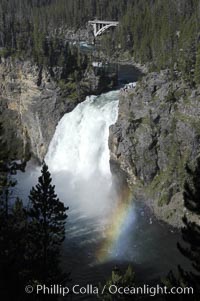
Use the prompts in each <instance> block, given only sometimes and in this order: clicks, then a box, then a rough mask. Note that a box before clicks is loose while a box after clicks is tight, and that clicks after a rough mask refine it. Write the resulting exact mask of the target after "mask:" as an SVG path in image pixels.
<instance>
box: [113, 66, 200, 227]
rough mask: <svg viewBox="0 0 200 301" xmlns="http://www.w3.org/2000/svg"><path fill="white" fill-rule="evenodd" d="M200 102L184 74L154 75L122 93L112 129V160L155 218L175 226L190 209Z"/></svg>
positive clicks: (199, 143)
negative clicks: (189, 174)
mask: <svg viewBox="0 0 200 301" xmlns="http://www.w3.org/2000/svg"><path fill="white" fill-rule="evenodd" d="M199 103H200V89H192V88H191V87H190V86H189V85H186V83H184V82H183V81H182V80H181V79H179V78H178V75H175V76H174V78H173V79H172V77H171V75H170V73H169V72H168V71H167V70H165V71H162V72H160V73H150V74H148V75H147V76H145V77H143V79H142V80H141V81H140V82H138V83H137V85H136V87H135V89H133V90H130V91H129V92H128V93H123V94H121V96H120V102H119V116H118V120H117V122H116V124H115V125H113V126H111V128H110V139H109V147H110V151H111V162H112V161H114V162H115V163H117V164H118V165H119V166H120V168H121V169H122V170H123V171H125V172H126V174H127V176H128V182H129V184H130V186H131V187H132V189H133V191H135V192H137V193H136V194H137V195H140V197H141V196H142V198H145V199H148V203H149V204H150V205H151V207H152V208H153V210H154V212H155V214H156V215H157V216H158V217H160V218H161V219H163V220H165V221H167V222H168V223H170V224H172V225H174V226H180V225H181V218H182V216H183V211H184V208H183V199H182V187H183V183H184V180H185V164H186V162H191V161H192V160H194V159H195V158H196V156H197V155H198V154H199V153H200V105H199ZM141 191H142V193H141Z"/></svg>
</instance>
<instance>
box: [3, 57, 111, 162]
mask: <svg viewBox="0 0 200 301" xmlns="http://www.w3.org/2000/svg"><path fill="white" fill-rule="evenodd" d="M61 71H62V70H61V68H59V67H54V68H53V70H51V71H50V70H48V68H39V67H38V66H37V65H35V64H33V63H31V62H30V61H20V60H16V59H11V58H8V59H1V63H0V107H1V111H0V121H1V123H2V125H3V128H4V129H5V131H4V134H3V138H2V139H4V140H5V144H7V148H9V149H10V150H12V153H11V157H12V158H13V159H16V158H17V159H23V160H24V159H27V157H30V155H33V156H34V157H36V158H37V159H39V161H42V160H43V158H44V156H45V154H46V152H47V149H48V146H49V143H50V141H51V139H52V136H53V134H54V132H55V128H56V125H57V124H58V122H59V120H60V119H61V117H62V116H63V115H64V114H65V113H67V112H70V111H72V110H73V109H74V107H75V106H76V105H77V104H78V103H79V102H82V101H84V99H85V96H86V95H90V94H96V93H97V94H98V93H101V92H102V91H103V90H105V89H107V88H108V87H112V85H115V84H116V76H114V75H112V76H107V77H106V76H104V77H102V76H97V75H95V73H94V70H92V69H91V68H90V69H88V70H87V71H86V73H85V74H84V77H83V78H82V80H81V81H80V82H79V83H78V84H77V87H78V90H77V91H76V84H75V83H74V82H69V83H68V85H67V86H64V87H63V85H61V84H60V83H59V77H60V74H61ZM52 72H53V74H54V76H52ZM71 85H72V86H73V87H74V85H75V92H76V93H74V94H73V93H71V92H70V89H71ZM79 92H80V94H79Z"/></svg>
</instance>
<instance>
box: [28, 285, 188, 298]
mask: <svg viewBox="0 0 200 301" xmlns="http://www.w3.org/2000/svg"><path fill="white" fill-rule="evenodd" d="M25 292H26V293H27V294H32V293H35V294H37V295H39V294H43V295H60V296H63V297H64V296H66V295H68V294H74V295H103V294H106V293H109V294H111V295H149V296H151V297H154V296H156V295H170V294H171V295H193V294H194V289H193V288H192V287H184V288H183V287H172V288H170V289H169V288H167V287H166V286H163V287H162V286H160V285H156V286H149V285H148V284H144V285H143V286H139V287H136V286H135V287H134V286H130V287H128V286H127V287H122V286H118V285H115V284H112V285H104V286H103V288H101V289H100V288H99V287H97V286H93V285H92V284H87V285H86V286H81V285H79V284H75V285H74V286H72V287H68V286H62V285H59V284H54V285H49V286H46V285H41V284H38V285H36V286H35V287H34V286H32V285H27V286H26V287H25Z"/></svg>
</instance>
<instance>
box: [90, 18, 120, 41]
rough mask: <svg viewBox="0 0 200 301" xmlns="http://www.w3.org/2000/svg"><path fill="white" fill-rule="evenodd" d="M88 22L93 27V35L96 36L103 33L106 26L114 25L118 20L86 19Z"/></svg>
mask: <svg viewBox="0 0 200 301" xmlns="http://www.w3.org/2000/svg"><path fill="white" fill-rule="evenodd" d="M88 24H89V25H91V26H92V27H93V33H94V36H95V37H97V36H100V35H101V34H102V33H104V31H106V30H107V29H108V28H110V27H116V26H117V25H118V24H119V22H116V21H100V20H94V21H88Z"/></svg>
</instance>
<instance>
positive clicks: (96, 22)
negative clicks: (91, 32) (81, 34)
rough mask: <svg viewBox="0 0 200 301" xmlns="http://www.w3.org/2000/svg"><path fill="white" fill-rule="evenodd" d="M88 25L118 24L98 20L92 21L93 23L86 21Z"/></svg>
mask: <svg viewBox="0 0 200 301" xmlns="http://www.w3.org/2000/svg"><path fill="white" fill-rule="evenodd" d="M88 23H89V24H116V25H117V24H119V22H117V21H102V20H101V21H100V20H93V21H88Z"/></svg>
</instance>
